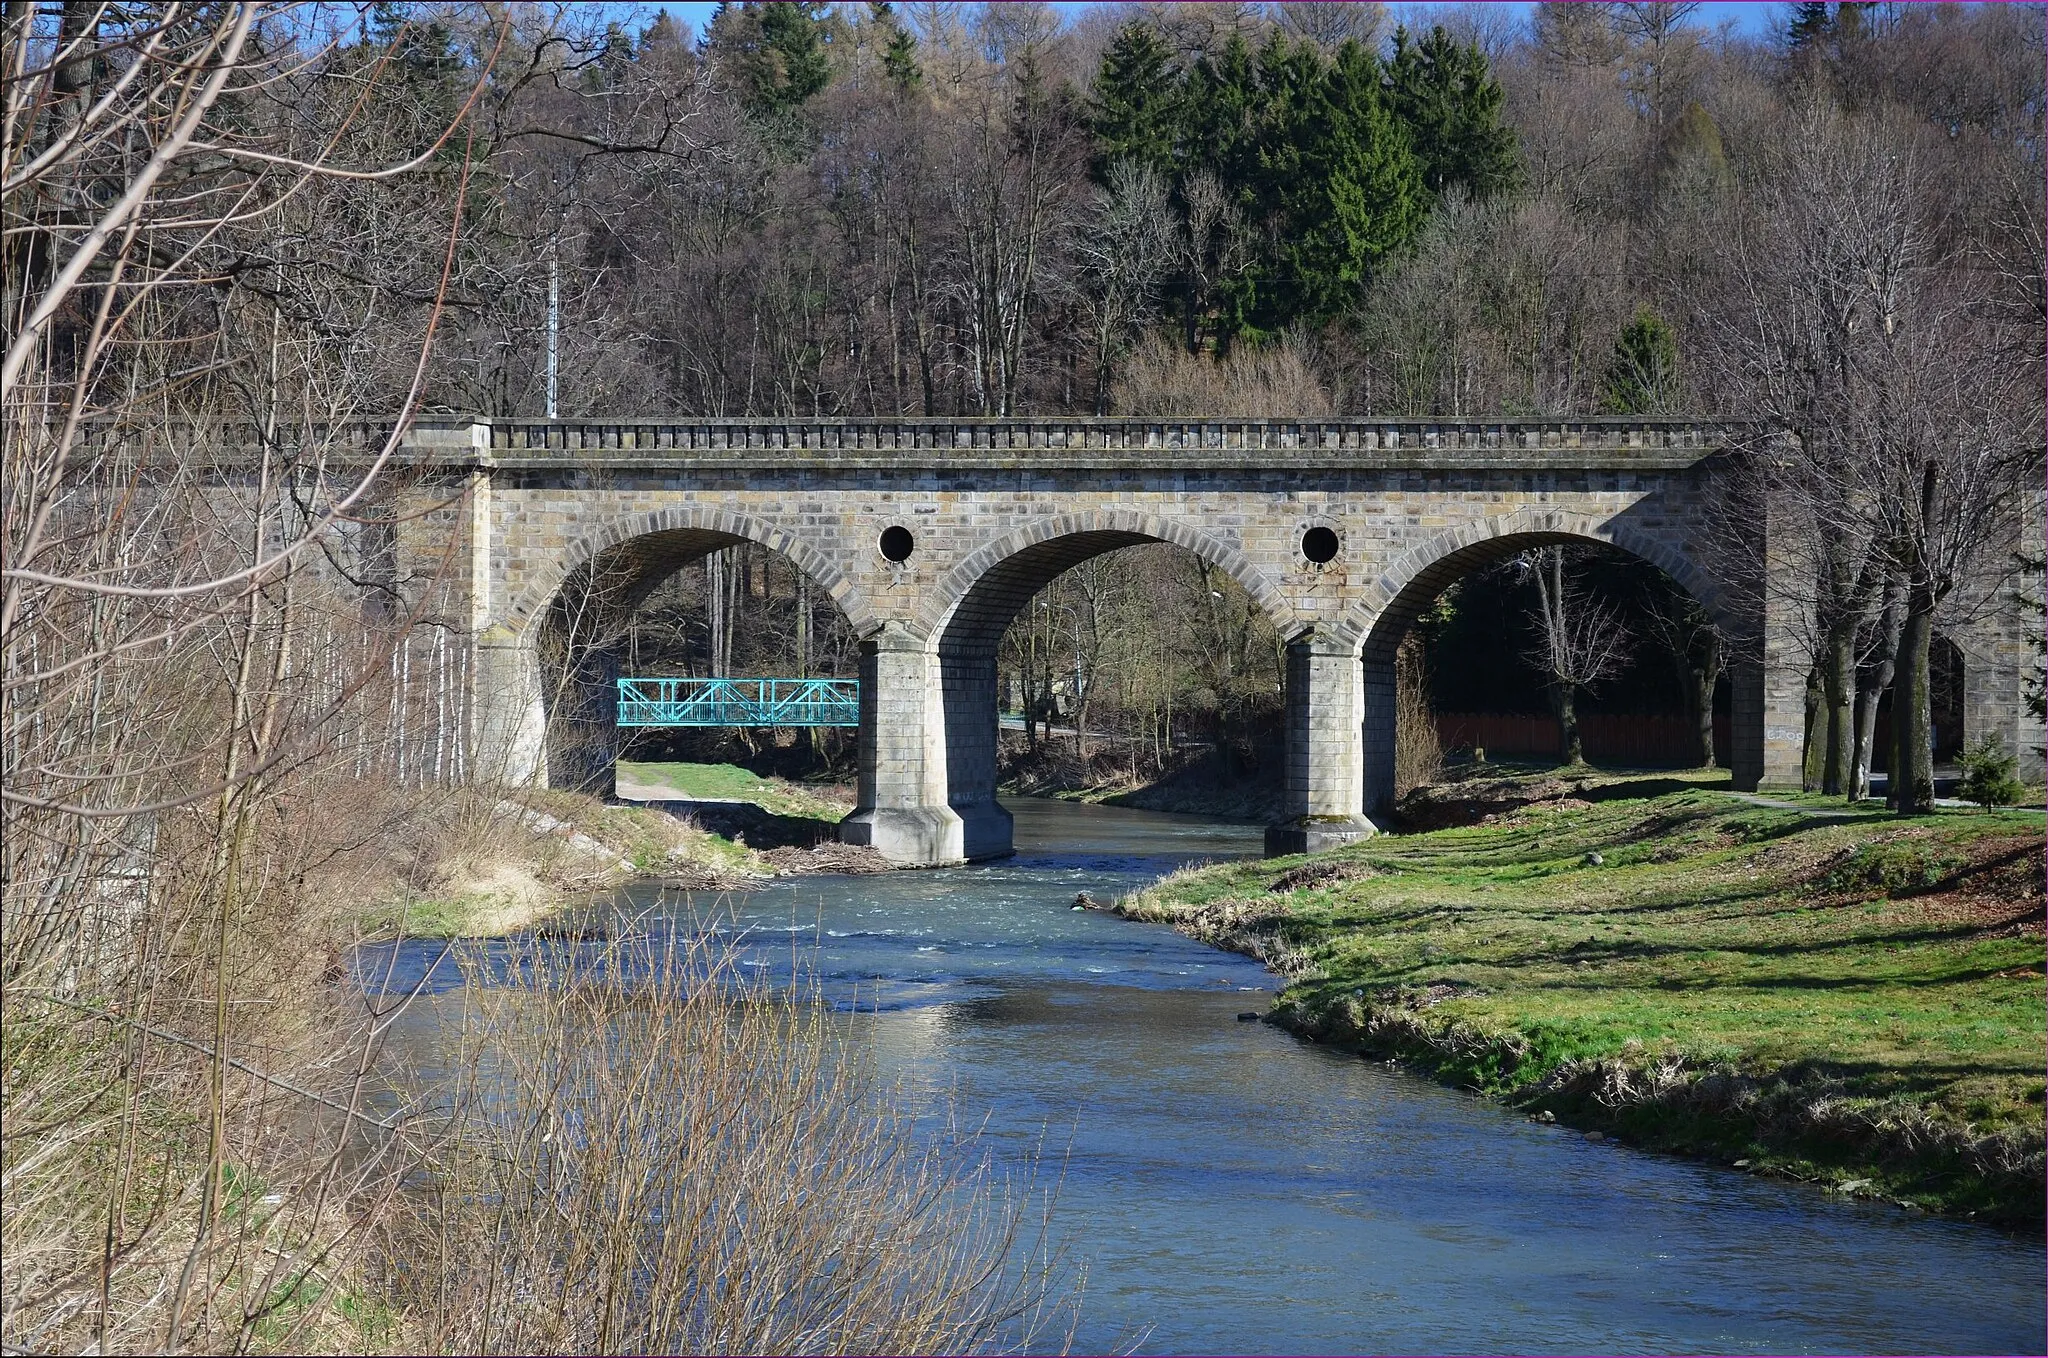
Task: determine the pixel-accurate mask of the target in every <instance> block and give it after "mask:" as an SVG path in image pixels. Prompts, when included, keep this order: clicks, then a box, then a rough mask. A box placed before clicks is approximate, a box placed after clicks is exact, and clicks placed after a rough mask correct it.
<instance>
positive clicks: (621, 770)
mask: <svg viewBox="0 0 2048 1358" xmlns="http://www.w3.org/2000/svg"><path fill="white" fill-rule="evenodd" d="M618 785H619V795H620V796H621V797H634V798H640V799H643V800H659V799H661V798H667V797H675V798H683V799H686V800H689V801H700V802H751V803H752V804H753V805H755V806H758V807H760V808H761V809H762V810H764V811H767V812H769V813H771V814H773V815H777V816H796V817H801V818H804V819H807V820H824V821H832V822H835V823H836V822H837V821H839V820H840V819H841V818H843V817H844V816H845V815H846V813H847V812H849V811H851V810H853V796H852V791H851V789H850V788H843V787H840V786H839V785H837V784H830V783H827V784H809V783H793V782H791V781H789V780H788V779H786V778H763V777H762V776H761V775H759V774H757V773H754V772H752V771H750V770H748V769H743V768H741V767H740V766H739V765H737V764H684V763H656V762H645V761H637V760H628V759H621V760H620V761H619V767H618Z"/></svg>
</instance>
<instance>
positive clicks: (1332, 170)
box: [1259, 42, 1426, 328]
mask: <svg viewBox="0 0 2048 1358" xmlns="http://www.w3.org/2000/svg"><path fill="white" fill-rule="evenodd" d="M1299 51H1300V55H1302V56H1307V57H1308V58H1309V63H1303V62H1301V61H1300V58H1299V57H1297V58H1296V60H1295V61H1293V62H1290V63H1288V64H1287V69H1286V72H1285V73H1286V76H1287V78H1286V79H1285V80H1284V81H1283V82H1282V83H1280V84H1278V85H1276V86H1275V87H1274V88H1273V90H1272V91H1271V94H1272V95H1273V96H1275V97H1276V98H1277V99H1281V100H1285V101H1287V102H1288V104H1289V105H1290V107H1289V108H1288V109H1287V111H1286V113H1284V114H1282V116H1283V117H1286V118H1287V120H1288V122H1289V123H1290V124H1291V126H1289V127H1288V129H1287V132H1288V140H1289V141H1291V142H1292V147H1291V149H1290V151H1289V152H1287V153H1280V154H1275V155H1274V156H1273V158H1272V164H1273V166H1274V168H1275V170H1277V171H1280V173H1279V174H1278V175H1276V177H1275V179H1274V181H1273V187H1274V189H1275V190H1276V199H1277V205H1278V207H1279V208H1280V213H1279V218H1280V220H1281V221H1282V222H1283V223H1284V224H1285V226H1284V231H1283V233H1282V235H1281V238H1280V249H1279V259H1278V264H1279V270H1278V272H1279V281H1280V286H1278V287H1277V288H1275V289H1274V290H1273V292H1274V295H1273V297H1272V298H1271V299H1270V300H1271V304H1270V305H1265V306H1262V307H1261V308H1260V314H1259V319H1260V320H1261V321H1262V322H1264V323H1265V324H1266V325H1267V326H1268V327H1269V328H1278V326H1280V325H1285V324H1288V323H1291V322H1293V321H1296V320H1304V321H1309V322H1311V323H1317V322H1324V321H1329V320H1333V319H1336V318H1337V317H1339V316H1341V315H1343V314H1344V313H1345V312H1347V311H1348V310H1350V308H1351V306H1352V305H1353V303H1354V302H1355V301H1356V300H1357V298H1358V296H1359V293H1360V290H1361V289H1362V288H1363V287H1364V285H1365V283H1366V280H1367V279H1368V278H1369V277H1370V276H1371V274H1372V271H1373V269H1374V268H1375V267H1377V266H1378V264H1379V262H1380V261H1381V260H1382V259H1384V258H1385V257H1386V256H1387V255H1389V254H1391V253H1393V252H1395V251H1397V250H1400V249H1402V248H1404V247H1406V246H1407V245H1408V244H1409V243H1410V242H1411V241H1413V240H1414V239H1415V236H1416V234H1417V233H1418V232H1420V231H1421V229H1422V223H1423V219H1424V217H1425V216H1426V205H1425V197H1426V195H1425V193H1424V190H1423V183H1422V177H1421V173H1420V169H1419V167H1418V165H1417V162H1416V159H1415V156H1414V154H1413V152H1412V151H1411V149H1410V147H1409V143H1408V138H1407V135H1406V134H1405V133H1404V132H1403V130H1402V128H1401V126H1400V124H1399V123H1398V122H1397V121H1396V120H1395V118H1394V116H1393V113H1392V111H1391V110H1390V109H1389V108H1388V107H1387V100H1386V98H1385V95H1384V93H1383V91H1382V80H1381V67H1380V63H1379V61H1378V60H1377V59H1376V58H1375V57H1374V56H1373V55H1372V54H1371V53H1370V52H1368V51H1366V50H1365V48H1364V47H1362V46H1361V45H1359V44H1358V43H1356V42H1346V43H1345V44H1344V45H1343V46H1342V47H1340V48H1338V50H1337V57H1336V60H1335V61H1334V62H1330V63H1327V64H1325V63H1324V62H1323V60H1322V58H1321V56H1320V54H1319V53H1316V52H1315V51H1314V49H1312V48H1309V47H1307V45H1306V44H1303V45H1302V48H1301V49H1299ZM1311 64H1312V66H1313V67H1320V69H1318V70H1315V71H1314V76H1313V78H1309V69H1308V68H1309V67H1310V65H1311ZM1297 69H1299V75H1297V74H1296V70H1297ZM1275 150H1276V152H1278V148H1277V147H1276V148H1275Z"/></svg>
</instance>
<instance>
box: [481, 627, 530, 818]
mask: <svg viewBox="0 0 2048 1358" xmlns="http://www.w3.org/2000/svg"><path fill="white" fill-rule="evenodd" d="M470 683H471V685H472V691H471V695H470V712H471V713H472V717H471V725H472V729H471V731H470V732H469V739H470V741H471V743H472V745H473V748H474V749H475V752H476V754H475V759H476V765H477V767H478V768H479V769H480V770H483V771H484V773H485V776H486V777H489V778H493V779H495V780H496V781H498V782H501V783H505V784H507V785H509V786H515V787H516V786H527V785H531V784H542V785H545V784H546V782H547V776H548V769H547V724H548V723H547V710H546V707H545V705H544V704H543V703H542V701H541V686H540V667H539V665H538V663H537V660H536V657H535V655H534V651H533V647H532V645H531V644H530V643H527V642H525V641H524V640H522V639H521V638H519V637H517V636H515V635H513V634H512V633H510V632H507V631H506V630H505V629H504V628H503V627H491V628H487V629H486V630H484V631H483V632H482V633H480V634H478V636H477V639H476V654H475V665H474V668H473V669H472V670H471V673H470Z"/></svg>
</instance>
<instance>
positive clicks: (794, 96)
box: [709, 0, 832, 116]
mask: <svg viewBox="0 0 2048 1358" xmlns="http://www.w3.org/2000/svg"><path fill="white" fill-rule="evenodd" d="M826 13H827V10H826V7H825V6H823V5H820V4H813V3H811V2H810V0H745V3H743V4H741V5H739V6H738V7H737V8H735V7H733V6H732V5H729V4H721V5H720V6H719V7H718V11H717V13H715V14H714V15H713V16H712V19H711V25H710V29H709V44H710V47H711V49H712V51H713V53H714V54H715V55H716V56H717V57H718V59H719V60H721V61H722V62H724V63H726V64H727V66H728V69H729V70H730V71H731V72H732V74H733V75H734V77H736V79H737V81H738V83H739V85H740V87H741V88H742V89H743V90H744V91H745V92H746V102H747V105H748V106H749V107H750V108H752V109H753V110H754V111H755V112H757V113H764V114H768V115H771V116H773V115H779V114H785V113H790V112H793V111H794V110H796V109H797V108H799V107H801V106H802V105H803V103H804V102H805V101H806V100H808V99H809V98H810V97H811V96H812V95H814V94H816V93H818V91H820V90H822V89H824V88H825V85H826V83H827V82H828V81H830V80H831V78H832V67H831V64H830V62H829V60H828V59H827V57H826V54H825V18H826Z"/></svg>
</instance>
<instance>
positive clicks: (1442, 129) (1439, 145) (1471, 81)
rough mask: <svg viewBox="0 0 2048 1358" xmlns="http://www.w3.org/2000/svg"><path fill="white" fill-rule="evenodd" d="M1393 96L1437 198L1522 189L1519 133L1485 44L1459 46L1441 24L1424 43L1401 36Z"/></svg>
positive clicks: (1390, 76)
mask: <svg viewBox="0 0 2048 1358" xmlns="http://www.w3.org/2000/svg"><path fill="white" fill-rule="evenodd" d="M1387 93H1388V97H1389V101H1390V102H1391V103H1392V105H1393V109H1394V114H1395V116H1396V117H1397V118H1399V119H1400V121H1401V122H1402V124H1403V125H1405V126H1406V127H1407V129H1408V136H1409V138H1410V140H1411V141H1412V142H1413V144H1414V148H1415V157H1416V159H1417V161H1419V162H1420V164H1421V167H1422V179H1423V183H1424V184H1425V185H1426V186H1427V187H1428V188H1429V191H1430V192H1431V193H1433V194H1435V195H1437V196H1438V197H1442V196H1443V194H1444V193H1445V192H1446V191H1447V190H1449V189H1450V188H1451V187H1452V186H1453V185H1462V186H1463V187H1464V189H1465V191H1466V192H1467V193H1469V194H1471V195H1472V196H1473V197H1474V198H1488V197H1491V196H1492V195H1494V194H1496V193H1503V192H1506V191H1509V190H1511V189H1513V188H1514V187H1515V186H1516V185H1517V184H1519V183H1520V181H1521V160H1520V156H1519V155H1518V153H1517V149H1516V145H1515V134H1514V131H1513V129H1512V128H1510V127H1508V126H1507V125H1506V123H1504V122H1503V121H1502V119H1501V108H1502V105H1503V103H1504V102H1505V95H1504V94H1503V93H1502V91H1501V87H1500V82H1499V81H1497V80H1495V79H1494V78H1493V72H1492V70H1491V69H1490V67H1489V66H1488V64H1487V60H1486V53H1485V52H1483V51H1481V50H1480V48H1479V44H1477V43H1471V44H1468V45H1460V44H1459V43H1458V42H1457V41H1456V40H1455V39H1453V38H1452V37H1451V35H1450V34H1449V33H1448V32H1446V31H1445V30H1444V29H1443V27H1442V26H1441V25H1439V26H1437V27H1435V28H1432V29H1431V30H1430V31H1429V36H1428V37H1426V38H1424V39H1422V41H1421V42H1419V43H1418V42H1415V41H1412V40H1411V38H1410V37H1409V33H1408V30H1407V29H1406V28H1405V27H1403V28H1397V29H1395V30H1394V56H1393V60H1392V61H1390V62H1389V63H1388V65H1387Z"/></svg>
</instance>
